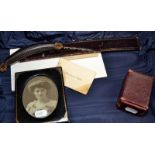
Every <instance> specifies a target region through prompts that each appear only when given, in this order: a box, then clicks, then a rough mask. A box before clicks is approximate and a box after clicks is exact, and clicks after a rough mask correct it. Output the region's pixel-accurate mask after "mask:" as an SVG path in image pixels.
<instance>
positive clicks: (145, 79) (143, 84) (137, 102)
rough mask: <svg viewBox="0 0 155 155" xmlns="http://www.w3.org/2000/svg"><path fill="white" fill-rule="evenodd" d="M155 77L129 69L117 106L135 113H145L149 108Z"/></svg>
mask: <svg viewBox="0 0 155 155" xmlns="http://www.w3.org/2000/svg"><path fill="white" fill-rule="evenodd" d="M153 80H154V77H152V76H148V75H144V74H141V73H138V72H135V71H133V70H131V69H130V70H129V71H128V74H127V76H126V78H125V81H124V85H123V88H122V91H121V94H120V97H119V99H118V102H117V106H118V107H119V108H121V109H124V110H126V111H128V112H131V113H133V114H139V115H142V114H144V113H145V112H146V111H147V110H148V108H149V102H150V95H151V90H152V85H153Z"/></svg>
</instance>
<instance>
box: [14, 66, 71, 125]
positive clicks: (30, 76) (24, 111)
mask: <svg viewBox="0 0 155 155" xmlns="http://www.w3.org/2000/svg"><path fill="white" fill-rule="evenodd" d="M15 77H16V119H17V122H23V123H24V122H25V123H31V122H32V123H33V122H34V123H35V122H36V123H39V122H68V121H69V119H68V113H67V105H66V98H65V92H64V82H63V75H62V70H61V68H60V67H55V68H48V69H41V70H33V71H26V72H20V73H16V76H15Z"/></svg>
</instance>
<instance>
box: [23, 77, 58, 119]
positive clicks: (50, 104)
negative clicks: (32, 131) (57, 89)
mask: <svg viewBox="0 0 155 155" xmlns="http://www.w3.org/2000/svg"><path fill="white" fill-rule="evenodd" d="M28 89H29V91H30V93H31V94H33V95H34V97H35V99H34V100H33V101H32V102H30V103H28V104H27V106H26V110H27V112H28V113H29V114H30V115H32V116H34V117H39V118H44V117H46V116H48V115H49V114H51V113H52V112H53V111H54V110H55V108H56V106H57V101H56V100H54V99H51V98H50V97H49V96H50V95H48V92H49V90H50V89H51V85H50V83H49V82H48V81H43V80H38V81H34V82H32V83H31V84H29V86H28ZM39 112H40V114H39ZM37 113H38V114H39V115H37Z"/></svg>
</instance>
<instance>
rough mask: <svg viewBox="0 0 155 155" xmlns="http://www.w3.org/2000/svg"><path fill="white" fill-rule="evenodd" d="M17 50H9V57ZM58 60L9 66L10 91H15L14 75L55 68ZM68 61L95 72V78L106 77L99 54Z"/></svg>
mask: <svg viewBox="0 0 155 155" xmlns="http://www.w3.org/2000/svg"><path fill="white" fill-rule="evenodd" d="M17 50H18V49H11V50H10V55H11V54H13V53H15V52H16V51H17ZM59 59H60V58H49V59H43V60H34V61H29V62H21V63H15V64H13V65H11V89H12V91H15V73H17V72H22V71H30V70H38V69H44V68H50V67H56V66H58V62H59ZM70 61H71V62H73V63H75V64H78V65H80V66H83V67H85V68H88V69H91V70H93V71H95V72H96V73H97V74H96V77H95V78H101V77H107V73H106V69H105V65H104V62H103V59H102V55H101V54H98V56H97V57H89V58H83V59H74V60H70Z"/></svg>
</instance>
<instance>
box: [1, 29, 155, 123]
mask: <svg viewBox="0 0 155 155" xmlns="http://www.w3.org/2000/svg"><path fill="white" fill-rule="evenodd" d="M131 36H137V37H139V40H140V45H141V51H134V52H128V51H125V52H120V53H119V52H118V53H106V54H103V55H102V56H103V60H104V62H105V66H106V70H107V74H108V78H100V79H96V80H95V81H94V83H93V85H92V88H91V89H90V91H89V93H88V95H87V96H84V95H81V94H79V93H77V92H75V91H72V90H71V89H69V88H65V89H66V97H67V101H68V112H69V118H70V121H71V122H155V115H154V114H155V84H154V87H153V91H152V95H151V101H150V109H149V111H148V113H147V114H146V115H145V116H143V117H139V116H134V115H131V114H129V113H126V112H122V111H120V110H118V109H117V108H116V101H117V98H118V95H119V92H120V89H121V85H122V81H123V79H124V76H125V74H126V73H127V71H128V69H129V68H131V69H134V70H136V71H140V72H142V73H147V74H150V75H155V32H112V31H110V32H105V31H104V32H97V31H93V32H92V31H91V32H87V31H85V32H84V31H82V32H77V31H75V32H72V31H69V32H67V31H65V32H62V31H59V32H54V31H44V32H30V31H27V32H0V62H2V61H3V60H4V59H5V57H7V56H8V55H9V49H10V48H19V47H24V46H27V45H31V44H34V43H38V42H56V41H61V42H72V41H80V40H93V39H103V38H120V37H121V38H123V37H125V38H126V37H131ZM10 80H11V79H10V70H8V71H7V72H6V73H4V74H0V122H15V94H13V93H12V92H11V88H10V86H11V84H10V82H11V81H10Z"/></svg>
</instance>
